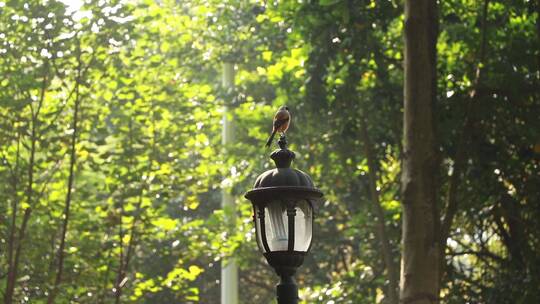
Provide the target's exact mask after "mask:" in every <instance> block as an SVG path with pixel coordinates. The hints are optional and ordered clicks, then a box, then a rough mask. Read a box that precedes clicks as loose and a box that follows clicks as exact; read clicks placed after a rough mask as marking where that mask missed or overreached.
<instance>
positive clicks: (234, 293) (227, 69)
mask: <svg viewBox="0 0 540 304" xmlns="http://www.w3.org/2000/svg"><path fill="white" fill-rule="evenodd" d="M222 84H223V88H224V89H225V90H227V91H228V90H232V88H233V87H234V65H233V64H232V63H231V62H224V63H223V78H222ZM227 102H230V100H226V101H225V108H224V110H223V132H222V138H221V143H222V144H223V146H227V144H230V143H232V142H233V140H234V138H233V136H234V130H233V128H234V125H233V119H232V115H234V114H233V112H232V111H230V109H229V107H228V106H227ZM221 208H222V209H223V210H226V213H225V214H230V215H231V216H230V217H227V218H226V220H227V221H228V223H227V225H226V226H227V227H233V228H234V222H235V217H234V214H235V212H234V211H235V205H234V199H233V197H232V195H231V194H230V193H229V189H227V188H225V187H222V190H221ZM221 304H238V267H237V266H236V262H235V261H234V259H232V258H231V259H229V260H228V261H227V262H225V261H222V262H221Z"/></svg>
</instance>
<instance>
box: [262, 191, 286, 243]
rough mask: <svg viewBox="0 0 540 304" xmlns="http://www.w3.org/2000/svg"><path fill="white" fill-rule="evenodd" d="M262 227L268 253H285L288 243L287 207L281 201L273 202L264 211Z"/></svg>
mask: <svg viewBox="0 0 540 304" xmlns="http://www.w3.org/2000/svg"><path fill="white" fill-rule="evenodd" d="M264 212H265V217H264V226H265V227H266V238H267V240H268V247H269V248H270V251H286V250H287V247H288V242H289V228H288V221H287V207H286V206H285V204H284V203H283V202H281V201H274V202H271V203H270V204H268V205H267V207H266V208H265V210H264Z"/></svg>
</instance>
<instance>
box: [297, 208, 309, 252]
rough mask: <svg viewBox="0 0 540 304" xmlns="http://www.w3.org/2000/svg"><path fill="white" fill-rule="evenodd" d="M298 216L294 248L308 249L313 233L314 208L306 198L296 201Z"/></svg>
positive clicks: (299, 249) (298, 249)
mask: <svg viewBox="0 0 540 304" xmlns="http://www.w3.org/2000/svg"><path fill="white" fill-rule="evenodd" d="M296 206H297V207H296V217H295V221H294V250H295V251H304V252H305V251H307V250H308V249H309V246H310V244H311V237H312V235H313V233H312V232H313V231H312V228H313V210H312V208H311V205H310V204H309V202H307V201H305V200H301V201H298V202H297V203H296Z"/></svg>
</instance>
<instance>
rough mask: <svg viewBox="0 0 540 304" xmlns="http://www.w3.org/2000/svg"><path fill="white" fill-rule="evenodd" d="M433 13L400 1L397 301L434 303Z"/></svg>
mask: <svg viewBox="0 0 540 304" xmlns="http://www.w3.org/2000/svg"><path fill="white" fill-rule="evenodd" d="M436 12H437V4H436V1H434V0H422V1H412V0H407V1H405V61H404V68H405V86H404V95H405V105H404V155H403V173H402V191H403V238H402V239H403V255H402V259H401V282H400V285H401V286H400V301H401V302H402V303H436V302H438V293H439V283H438V282H439V261H438V255H439V238H438V231H439V217H438V212H437V205H436V189H437V182H436V175H437V156H436V145H435V140H434V122H433V112H434V111H433V106H434V99H435V88H436V66H435V63H436V61H435V58H436V49H435V44H436V41H437V31H438V29H437V13H436Z"/></svg>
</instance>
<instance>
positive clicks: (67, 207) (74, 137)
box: [47, 41, 82, 304]
mask: <svg viewBox="0 0 540 304" xmlns="http://www.w3.org/2000/svg"><path fill="white" fill-rule="evenodd" d="M77 61H78V66H77V79H76V89H75V105H74V111H73V133H72V134H71V147H70V149H71V152H70V161H69V177H68V185H67V193H66V201H65V207H64V220H63V223H62V234H61V236H60V247H59V248H58V269H57V272H56V278H55V280H54V285H53V287H52V289H51V292H50V293H49V297H48V299H47V303H48V304H53V303H54V301H55V298H56V295H57V292H58V287H59V285H60V283H61V282H62V274H63V272H64V258H65V252H64V248H65V244H66V234H67V229H68V224H69V217H70V207H71V194H72V192H73V181H74V176H75V174H74V169H75V162H76V157H77V151H76V144H77V135H78V123H79V107H80V92H79V86H80V83H81V65H82V64H81V50H80V41H79V45H78V56H77Z"/></svg>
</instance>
